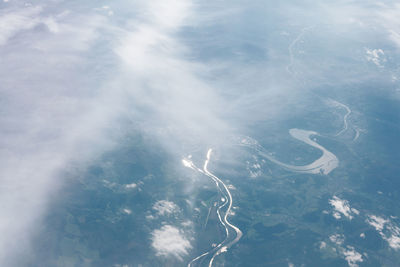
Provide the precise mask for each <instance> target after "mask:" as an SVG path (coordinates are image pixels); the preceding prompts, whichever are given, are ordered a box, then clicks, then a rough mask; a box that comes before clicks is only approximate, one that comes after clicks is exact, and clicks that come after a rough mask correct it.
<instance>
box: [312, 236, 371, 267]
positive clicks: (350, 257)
mask: <svg viewBox="0 0 400 267" xmlns="http://www.w3.org/2000/svg"><path fill="white" fill-rule="evenodd" d="M329 240H330V241H331V242H332V243H334V245H335V246H336V249H335V250H336V251H337V252H338V253H339V255H340V256H341V257H343V258H344V259H345V260H346V261H347V264H348V265H349V266H350V267H357V266H358V263H360V262H363V261H364V260H363V256H362V255H361V254H360V253H359V252H357V251H356V250H355V248H354V247H352V246H348V245H347V246H345V245H344V243H345V236H344V235H341V234H334V235H331V236H330V237H329ZM325 248H326V243H325V242H322V243H321V245H320V249H325Z"/></svg>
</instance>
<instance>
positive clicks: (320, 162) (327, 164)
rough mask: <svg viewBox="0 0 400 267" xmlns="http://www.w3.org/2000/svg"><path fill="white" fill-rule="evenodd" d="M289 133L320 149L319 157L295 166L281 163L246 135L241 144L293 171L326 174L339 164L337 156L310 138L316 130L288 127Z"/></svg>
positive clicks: (315, 133)
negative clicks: (305, 163) (308, 162)
mask: <svg viewBox="0 0 400 267" xmlns="http://www.w3.org/2000/svg"><path fill="white" fill-rule="evenodd" d="M289 133H290V135H291V136H292V137H293V138H295V139H297V140H299V141H301V142H303V143H306V144H308V145H310V146H313V147H315V148H317V149H319V150H321V151H322V155H321V157H319V158H318V159H316V160H315V161H313V162H311V163H310V164H307V165H302V166H296V165H290V164H286V163H283V162H281V161H279V160H277V159H275V158H274V157H273V156H272V155H271V154H270V153H268V152H267V151H266V150H265V149H264V148H263V147H262V146H260V145H259V144H258V142H257V141H255V140H254V139H251V138H249V137H246V138H245V139H242V141H241V144H242V145H246V146H251V147H253V148H254V149H255V150H256V151H257V152H258V154H259V155H260V156H262V157H264V158H266V159H268V160H269V161H271V162H273V163H275V164H277V165H279V166H281V167H283V168H285V169H287V170H290V171H294V172H301V173H312V174H325V175H327V174H329V173H330V172H331V171H333V170H334V169H335V168H336V167H337V166H338V165H339V160H338V158H337V157H336V156H335V155H334V154H333V153H332V152H330V151H329V150H327V149H326V148H325V147H323V146H321V145H320V144H318V143H317V142H315V141H313V140H312V139H311V136H313V135H318V133H317V132H314V131H307V130H301V129H290V130H289Z"/></svg>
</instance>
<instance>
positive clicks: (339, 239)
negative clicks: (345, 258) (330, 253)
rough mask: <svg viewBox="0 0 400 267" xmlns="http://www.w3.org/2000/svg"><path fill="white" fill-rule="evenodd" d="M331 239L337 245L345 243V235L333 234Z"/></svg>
mask: <svg viewBox="0 0 400 267" xmlns="http://www.w3.org/2000/svg"><path fill="white" fill-rule="evenodd" d="M329 240H331V242H333V243H335V244H336V245H338V246H340V245H342V244H343V243H344V236H343V235H340V234H335V235H331V236H330V237H329Z"/></svg>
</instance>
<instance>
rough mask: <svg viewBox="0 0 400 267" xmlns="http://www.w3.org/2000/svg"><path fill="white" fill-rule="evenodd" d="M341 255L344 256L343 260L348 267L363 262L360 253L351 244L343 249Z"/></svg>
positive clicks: (354, 266)
mask: <svg viewBox="0 0 400 267" xmlns="http://www.w3.org/2000/svg"><path fill="white" fill-rule="evenodd" d="M343 255H344V256H345V260H346V261H347V263H348V264H349V266H350V267H357V266H358V264H357V263H359V262H363V257H362V255H361V254H360V253H358V252H357V251H356V250H355V249H354V247H352V246H347V248H346V249H344V250H343Z"/></svg>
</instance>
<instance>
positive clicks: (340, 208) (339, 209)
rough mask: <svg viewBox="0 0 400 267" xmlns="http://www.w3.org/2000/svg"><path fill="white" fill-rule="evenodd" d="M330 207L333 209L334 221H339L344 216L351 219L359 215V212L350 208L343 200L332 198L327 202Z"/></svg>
mask: <svg viewBox="0 0 400 267" xmlns="http://www.w3.org/2000/svg"><path fill="white" fill-rule="evenodd" d="M329 203H330V204H331V206H332V207H333V208H334V209H335V211H334V212H333V216H334V217H335V218H336V219H340V218H341V217H342V215H343V216H345V217H346V218H348V219H350V220H351V219H353V217H354V215H359V214H360V212H359V211H358V210H357V209H354V208H351V207H350V205H349V202H348V201H347V200H343V199H340V198H338V197H337V196H334V197H333V198H332V199H331V200H329Z"/></svg>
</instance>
